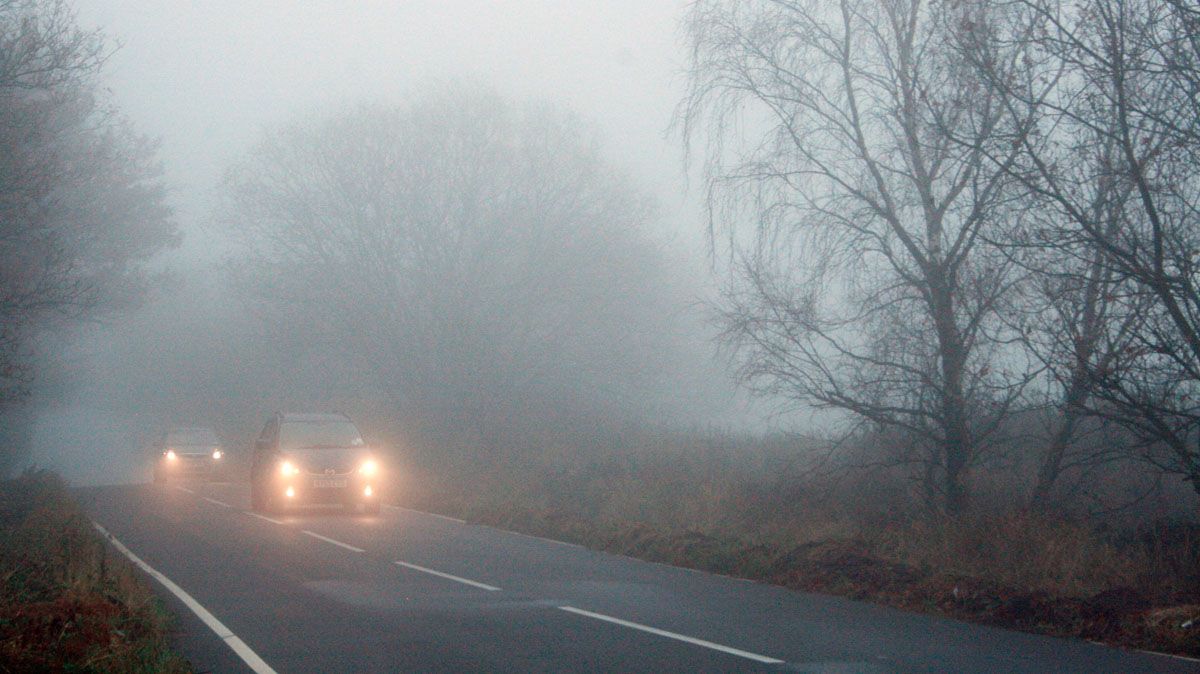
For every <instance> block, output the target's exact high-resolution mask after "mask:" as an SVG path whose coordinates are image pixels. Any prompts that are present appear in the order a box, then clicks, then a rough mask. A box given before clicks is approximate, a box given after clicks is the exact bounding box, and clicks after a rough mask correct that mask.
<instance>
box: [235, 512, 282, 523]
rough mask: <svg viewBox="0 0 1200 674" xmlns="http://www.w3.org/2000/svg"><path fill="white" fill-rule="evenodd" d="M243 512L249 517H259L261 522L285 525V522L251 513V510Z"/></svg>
mask: <svg viewBox="0 0 1200 674" xmlns="http://www.w3.org/2000/svg"><path fill="white" fill-rule="evenodd" d="M242 512H244V513H246V514H247V515H249V516H251V517H257V518H258V519H260V520H266V521H268V522H270V523H271V524H283V522H280V521H279V520H277V519H275V518H273V517H267V516H266V515H259V514H258V513H254V512H250V511H249V510H243V511H242Z"/></svg>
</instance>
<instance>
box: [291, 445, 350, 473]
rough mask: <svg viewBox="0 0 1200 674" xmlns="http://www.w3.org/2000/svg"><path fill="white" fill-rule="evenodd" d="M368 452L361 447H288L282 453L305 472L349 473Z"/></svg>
mask: <svg viewBox="0 0 1200 674" xmlns="http://www.w3.org/2000/svg"><path fill="white" fill-rule="evenodd" d="M370 454H371V453H370V452H369V451H367V450H366V449H364V448H362V447H337V448H324V447H323V448H321V449H288V450H284V451H283V455H284V456H286V457H287V458H288V459H289V460H291V461H292V462H293V463H295V464H296V466H297V467H298V468H300V470H302V471H304V472H306V473H318V474H319V473H324V472H325V471H327V470H331V469H332V470H333V472H335V473H350V472H353V471H354V470H356V469H357V468H358V466H359V464H361V463H362V461H363V460H364V459H366V458H367V457H368V456H370Z"/></svg>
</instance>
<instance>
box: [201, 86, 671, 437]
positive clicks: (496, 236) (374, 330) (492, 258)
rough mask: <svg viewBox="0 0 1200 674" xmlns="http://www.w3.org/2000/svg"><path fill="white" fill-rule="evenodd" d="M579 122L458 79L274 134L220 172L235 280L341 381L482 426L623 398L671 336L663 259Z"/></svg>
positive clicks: (633, 202)
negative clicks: (235, 248)
mask: <svg viewBox="0 0 1200 674" xmlns="http://www.w3.org/2000/svg"><path fill="white" fill-rule="evenodd" d="M588 135H589V134H588V132H587V130H586V127H584V126H583V125H581V124H580V123H579V122H578V120H575V119H573V118H572V117H570V116H569V115H564V114H561V113H558V112H555V111H551V110H539V109H533V108H518V107H515V106H511V105H509V104H508V103H506V102H505V101H503V100H501V99H499V98H497V97H495V96H491V95H486V94H474V93H465V92H462V91H455V92H451V93H449V94H443V95H433V96H423V97H418V98H415V99H414V100H413V101H412V102H410V103H409V104H406V105H403V106H397V107H366V108H360V109H357V110H354V111H351V112H349V113H345V114H340V115H334V116H331V117H328V118H326V119H324V120H318V121H315V122H310V123H301V124H297V125H294V126H292V127H290V128H287V129H284V130H281V131H277V132H274V133H271V134H269V135H268V137H267V138H266V139H265V140H264V141H263V142H261V143H260V144H259V145H258V146H256V147H255V148H253V149H252V150H251V151H250V152H249V153H248V154H247V156H246V157H245V158H244V160H243V161H241V162H240V163H239V164H237V165H236V166H235V167H233V168H232V169H231V170H230V172H229V173H228V176H227V178H226V180H225V190H224V192H225V194H226V195H227V198H226V200H225V204H224V206H223V207H222V215H221V219H222V220H223V221H224V222H226V223H228V226H229V227H230V228H231V230H232V231H233V232H234V234H235V236H236V237H237V239H238V241H239V242H240V250H239V253H238V255H239V257H238V259H237V260H235V261H234V263H233V264H234V265H235V266H236V267H237V268H238V269H241V270H242V273H243V275H242V277H241V287H242V289H243V291H244V294H245V295H246V297H248V298H249V299H250V300H251V301H252V303H253V304H254V305H255V306H259V307H262V308H263V313H264V314H265V315H266V316H270V317H271V319H270V321H268V323H269V324H274V325H276V326H278V328H279V332H280V333H281V334H280V338H281V340H280V343H282V344H287V343H288V340H291V339H296V338H301V339H308V340H309V341H308V344H307V346H309V347H311V348H310V349H309V350H308V354H309V356H308V357H311V358H325V359H327V360H331V361H333V364H332V365H333V367H329V368H326V369H325V372H326V373H328V374H327V375H326V376H325V377H324V378H323V384H322V385H331V386H333V387H334V388H335V389H340V390H342V391H343V392H344V391H345V390H346V388H347V387H350V386H356V385H361V382H371V384H370V386H371V390H372V391H377V392H380V393H383V394H387V395H390V396H392V400H393V402H394V403H395V404H397V405H401V404H405V405H410V406H411V407H410V409H411V408H420V409H422V410H423V411H425V412H426V413H427V415H430V416H432V415H434V414H438V415H441V414H453V415H456V416H458V417H465V418H466V419H469V420H470V421H466V423H476V424H481V425H482V424H484V423H485V422H486V420H487V417H488V416H489V415H492V416H494V415H496V414H503V413H506V412H505V411H509V412H511V411H512V410H514V409H518V408H522V407H527V408H529V409H526V410H524V411H525V412H527V413H532V414H538V413H541V412H545V411H547V410H548V409H549V408H552V407H554V406H555V405H558V404H569V401H570V400H571V399H572V398H573V397H580V396H582V397H583V398H585V399H586V400H587V401H588V403H589V404H597V403H601V404H603V403H607V404H609V405H610V406H612V407H616V408H624V409H626V410H628V409H629V408H630V407H635V406H636V404H637V403H636V402H635V401H636V399H637V396H636V393H634V392H635V391H636V390H637V389H638V388H639V386H640V387H642V388H643V390H644V389H645V387H650V386H654V385H655V383H656V381H657V377H656V368H654V367H652V366H651V364H652V363H653V361H654V360H655V359H657V357H658V355H660V354H661V352H660V351H659V350H658V348H657V347H655V346H654V344H655V343H656V340H658V339H659V338H660V336H662V335H665V334H668V333H669V332H670V331H669V329H668V328H666V327H665V324H666V323H669V321H670V320H671V316H670V310H669V309H667V308H666V306H665V304H664V298H665V294H664V293H663V292H662V287H661V286H662V283H663V279H664V277H665V276H664V271H665V270H664V269H663V268H662V266H663V262H664V259H665V258H664V257H663V256H662V255H661V252H660V251H659V250H658V248H657V247H656V246H655V245H654V244H653V243H652V242H651V241H650V240H649V239H648V238H647V237H646V234H645V226H646V224H647V223H648V219H649V217H650V215H651V207H650V204H649V203H648V201H647V199H646V198H645V197H643V196H642V195H641V194H639V192H638V191H637V190H635V189H633V188H632V187H631V186H630V185H629V184H628V183H627V181H625V180H624V179H623V178H621V177H620V175H619V174H617V173H616V172H615V171H614V170H612V169H611V168H609V167H607V166H606V165H605V162H604V161H603V159H602V158H601V157H600V155H599V154H598V152H597V150H596V149H595V147H594V144H593V143H589V142H588V140H587V138H588ZM299 326H302V328H301V329H293V328H295V327H299ZM298 346H299V347H300V349H299V350H303V347H304V346H305V345H298ZM329 347H340V348H329ZM650 354H654V356H653V357H650ZM338 361H341V362H342V363H343V368H345V367H352V369H350V370H346V369H343V373H344V377H345V379H344V381H343V382H342V383H337V382H334V381H333V379H332V377H333V374H332V373H333V372H336V371H337V367H338V366H337V362H338ZM606 398H609V399H608V400H605V399H606ZM623 398H625V399H623Z"/></svg>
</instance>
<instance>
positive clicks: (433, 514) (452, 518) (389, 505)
mask: <svg viewBox="0 0 1200 674" xmlns="http://www.w3.org/2000/svg"><path fill="white" fill-rule="evenodd" d="M384 506H385V507H387V508H391V509H392V510H403V511H405V512H410V513H417V514H418V515H429V516H430V517H436V518H438V519H443V520H450V521H451V522H458V523H459V524H466V523H467V521H466V520H460V519H458V518H457V517H450V516H449V515H439V514H437V513H427V512H425V511H424V510H413V509H412V508H403V507H401V506H397V505H392V504H390V503H385V504H384Z"/></svg>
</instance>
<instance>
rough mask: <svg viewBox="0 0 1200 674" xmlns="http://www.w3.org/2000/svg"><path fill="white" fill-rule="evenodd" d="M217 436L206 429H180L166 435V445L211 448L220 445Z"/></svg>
mask: <svg viewBox="0 0 1200 674" xmlns="http://www.w3.org/2000/svg"><path fill="white" fill-rule="evenodd" d="M220 444H221V441H220V440H219V439H217V434H216V433H213V432H212V431H211V430H209V429H207V428H181V429H177V430H174V431H170V432H168V433H167V445H169V446H177V445H204V446H206V447H213V446H216V445H220Z"/></svg>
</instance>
